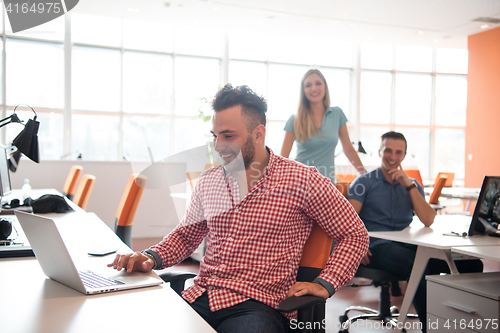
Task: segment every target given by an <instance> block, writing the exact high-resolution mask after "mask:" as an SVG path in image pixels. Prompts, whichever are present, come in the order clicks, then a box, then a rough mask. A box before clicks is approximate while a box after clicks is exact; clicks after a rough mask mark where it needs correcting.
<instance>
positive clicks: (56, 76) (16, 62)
mask: <svg viewBox="0 0 500 333" xmlns="http://www.w3.org/2000/svg"><path fill="white" fill-rule="evenodd" d="M5 49H6V54H7V55H6V58H7V59H6V86H7V87H6V88H7V98H6V100H7V104H8V105H14V106H16V105H17V104H21V103H24V104H28V105H29V106H31V107H45V108H57V109H61V108H62V107H63V104H64V84H63V79H64V77H63V70H64V67H63V64H64V60H63V47H62V45H60V44H52V43H41V42H32V41H24V40H17V39H10V38H8V39H7V41H6V44H5ZM34 54H36V56H33V55H34Z"/></svg>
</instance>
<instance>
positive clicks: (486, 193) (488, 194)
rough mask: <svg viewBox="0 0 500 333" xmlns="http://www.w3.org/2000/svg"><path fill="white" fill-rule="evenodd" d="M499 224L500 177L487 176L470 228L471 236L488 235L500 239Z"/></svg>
mask: <svg viewBox="0 0 500 333" xmlns="http://www.w3.org/2000/svg"><path fill="white" fill-rule="evenodd" d="M499 223H500V177H492V176H485V177H484V180H483V186H481V192H480V193H479V198H478V199H477V203H476V209H474V215H473V216H472V222H471V224H470V227H469V236H473V235H478V234H488V235H491V236H498V237H500V229H499V228H498V226H499Z"/></svg>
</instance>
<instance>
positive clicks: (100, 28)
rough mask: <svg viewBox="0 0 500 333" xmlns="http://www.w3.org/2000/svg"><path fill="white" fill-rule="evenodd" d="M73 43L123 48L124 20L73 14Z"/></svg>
mask: <svg viewBox="0 0 500 333" xmlns="http://www.w3.org/2000/svg"><path fill="white" fill-rule="evenodd" d="M71 41H72V42H73V43H83V44H94V45H103V46H115V47H119V46H121V41H122V20H120V19H118V18H113V17H104V16H94V15H86V14H77V13H73V14H71Z"/></svg>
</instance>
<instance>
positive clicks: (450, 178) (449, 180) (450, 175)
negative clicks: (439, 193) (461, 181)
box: [435, 172, 455, 187]
mask: <svg viewBox="0 0 500 333" xmlns="http://www.w3.org/2000/svg"><path fill="white" fill-rule="evenodd" d="M442 175H445V176H446V177H448V178H447V179H446V183H444V187H452V186H453V180H454V179H455V173H454V172H439V173H438V175H437V177H436V181H435V183H437V181H438V179H439V177H441V176H442Z"/></svg>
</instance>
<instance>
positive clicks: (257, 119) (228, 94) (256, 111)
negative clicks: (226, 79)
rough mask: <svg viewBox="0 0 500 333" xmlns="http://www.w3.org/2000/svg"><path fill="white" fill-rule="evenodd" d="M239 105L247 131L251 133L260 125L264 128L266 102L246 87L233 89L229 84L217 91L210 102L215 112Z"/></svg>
mask: <svg viewBox="0 0 500 333" xmlns="http://www.w3.org/2000/svg"><path fill="white" fill-rule="evenodd" d="M236 105H241V110H242V113H243V114H244V115H245V116H246V117H247V118H248V120H249V121H248V122H247V130H248V131H249V132H251V131H253V130H254V129H255V127H257V126H259V125H260V124H262V125H264V126H266V111H267V102H266V100H265V99H264V97H262V96H260V95H258V94H257V93H255V92H253V91H252V89H250V88H249V87H248V86H238V87H233V86H232V85H231V84H230V83H228V84H226V85H225V86H224V87H222V88H221V89H219V91H218V92H217V94H216V95H215V98H214V100H213V101H212V108H213V109H214V111H215V112H218V111H222V110H226V109H228V108H231V107H233V106H236Z"/></svg>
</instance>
